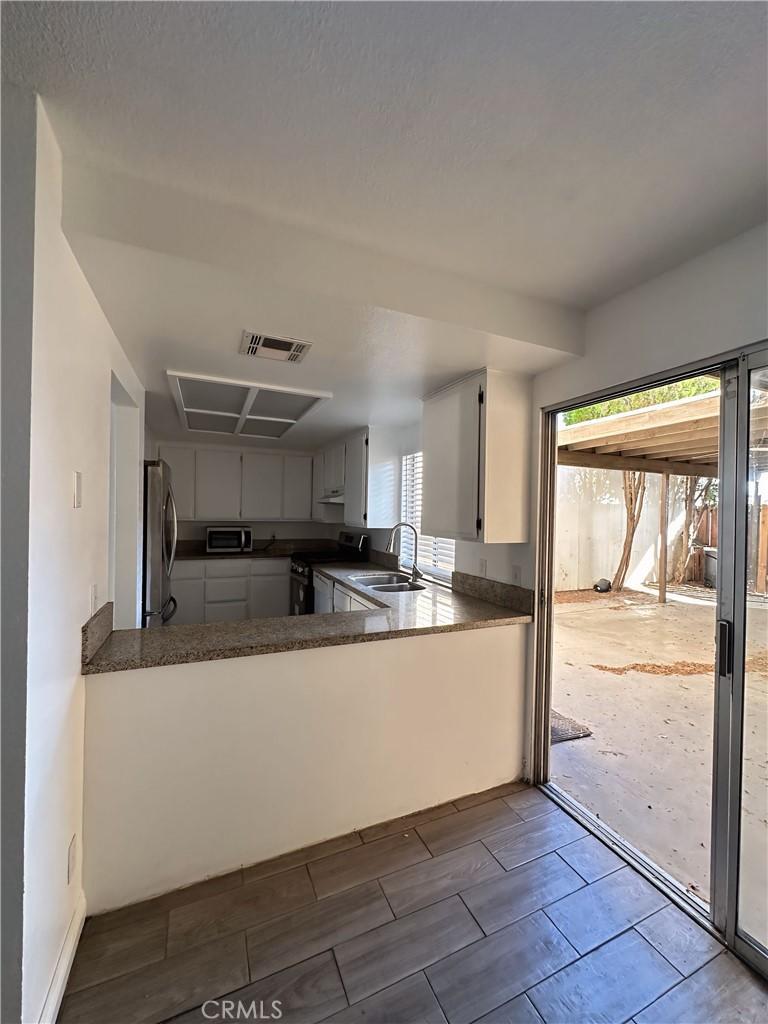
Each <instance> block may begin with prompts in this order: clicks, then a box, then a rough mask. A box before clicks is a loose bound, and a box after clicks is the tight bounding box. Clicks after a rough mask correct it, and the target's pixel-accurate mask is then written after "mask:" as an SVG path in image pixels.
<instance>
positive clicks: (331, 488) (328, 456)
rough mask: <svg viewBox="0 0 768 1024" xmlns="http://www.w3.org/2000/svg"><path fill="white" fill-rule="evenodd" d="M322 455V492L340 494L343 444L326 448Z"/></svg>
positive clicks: (342, 486)
mask: <svg viewBox="0 0 768 1024" xmlns="http://www.w3.org/2000/svg"><path fill="white" fill-rule="evenodd" d="M324 456H325V458H324V475H323V479H324V487H323V494H326V495H328V494H341V493H342V492H343V490H344V445H343V444H337V445H334V446H333V448H327V449H326V451H325V452H324Z"/></svg>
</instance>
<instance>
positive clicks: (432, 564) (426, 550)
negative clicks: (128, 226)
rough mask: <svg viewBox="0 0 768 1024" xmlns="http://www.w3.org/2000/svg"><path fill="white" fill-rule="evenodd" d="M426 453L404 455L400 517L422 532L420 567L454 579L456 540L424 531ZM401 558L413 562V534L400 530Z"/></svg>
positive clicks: (442, 576) (444, 577)
mask: <svg viewBox="0 0 768 1024" xmlns="http://www.w3.org/2000/svg"><path fill="white" fill-rule="evenodd" d="M421 475H422V453H421V452H414V453H413V454H412V455H404V456H403V469H402V483H403V487H402V494H403V496H402V507H401V510H400V511H401V516H400V518H401V519H403V520H405V522H407V523H411V524H412V525H413V526H415V527H416V532H417V533H418V535H419V568H420V569H421V571H422V572H424V573H429V575H430V576H438V577H441V578H442V579H450V576H451V573H452V572H453V564H454V547H455V542H454V541H452V540H448V539H447V538H446V537H430V536H429V535H428V534H426V533H422V532H421ZM400 557H401V559H402V560H403V561H405V562H406V563H409V564H411V565H413V534H412V533H411V531H410V530H401V531H400Z"/></svg>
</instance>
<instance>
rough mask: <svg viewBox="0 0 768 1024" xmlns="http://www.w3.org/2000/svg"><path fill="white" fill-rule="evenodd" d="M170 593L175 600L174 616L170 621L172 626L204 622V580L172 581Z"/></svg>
mask: <svg viewBox="0 0 768 1024" xmlns="http://www.w3.org/2000/svg"><path fill="white" fill-rule="evenodd" d="M172 593H173V596H174V597H175V598H176V614H175V615H174V616H173V618H172V619H171V625H173V626H190V625H194V624H195V623H198V622H205V580H204V579H203V578H202V577H200V579H197V580H179V579H173V582H172Z"/></svg>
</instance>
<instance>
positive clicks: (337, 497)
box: [317, 494, 344, 505]
mask: <svg viewBox="0 0 768 1024" xmlns="http://www.w3.org/2000/svg"><path fill="white" fill-rule="evenodd" d="M317 503H318V505H343V504H344V495H343V494H329V495H328V496H327V497H325V498H318V499H317Z"/></svg>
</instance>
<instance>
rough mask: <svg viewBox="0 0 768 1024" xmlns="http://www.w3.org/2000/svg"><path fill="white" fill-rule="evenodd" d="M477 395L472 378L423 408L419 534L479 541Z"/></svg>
mask: <svg viewBox="0 0 768 1024" xmlns="http://www.w3.org/2000/svg"><path fill="white" fill-rule="evenodd" d="M479 392H480V379H479V378H477V377H474V378H471V379H470V380H466V381H463V382H461V383H460V384H456V385H455V386H454V387H452V388H450V389H449V390H447V391H443V392H441V393H440V394H439V395H435V397H434V398H430V399H429V400H428V401H426V402H425V403H424V416H423V419H422V448H423V451H424V470H423V481H422V482H423V491H422V512H421V529H422V532H423V533H426V534H430V535H431V536H433V537H452V538H459V539H462V540H477V537H478V533H479V531H478V527H477V519H478V516H479V514H480V511H479V508H478V479H479V476H478V474H479V454H480V440H481V438H480V431H481V419H480V417H481V415H482V411H483V406H482V405H481V404H480V403H479V401H478V395H479Z"/></svg>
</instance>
